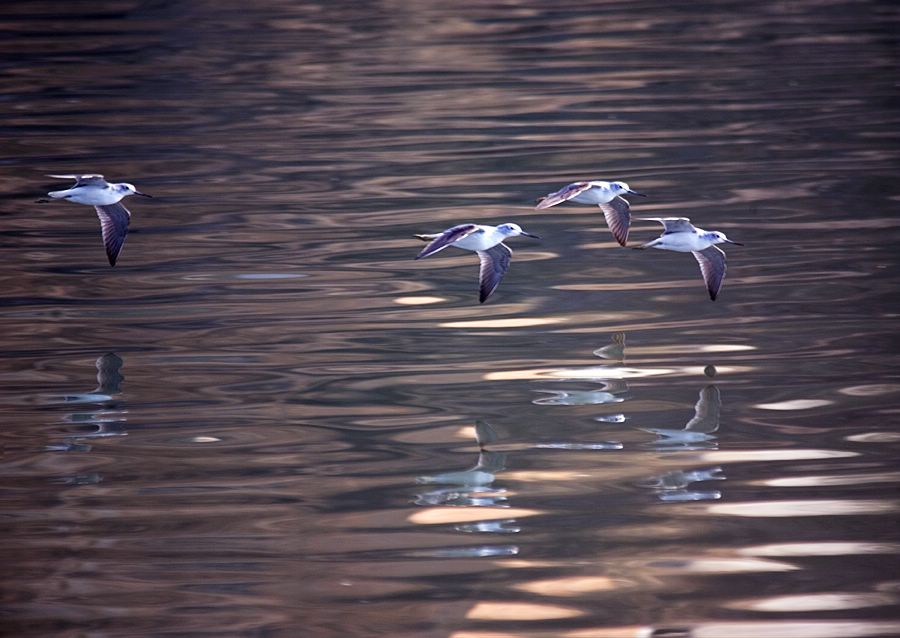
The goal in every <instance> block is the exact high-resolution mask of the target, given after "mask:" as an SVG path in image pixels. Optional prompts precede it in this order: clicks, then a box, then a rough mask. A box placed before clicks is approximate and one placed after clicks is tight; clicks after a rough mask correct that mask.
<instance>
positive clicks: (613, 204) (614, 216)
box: [599, 197, 631, 246]
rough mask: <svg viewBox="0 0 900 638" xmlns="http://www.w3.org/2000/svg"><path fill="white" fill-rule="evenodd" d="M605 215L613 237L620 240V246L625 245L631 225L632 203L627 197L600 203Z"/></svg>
mask: <svg viewBox="0 0 900 638" xmlns="http://www.w3.org/2000/svg"><path fill="white" fill-rule="evenodd" d="M599 206H600V210H602V211H603V216H604V217H606V223H607V225H609V230H610V231H611V232H612V234H613V237H615V238H616V241H617V242H619V245H620V246H624V245H625V244H626V242H627V241H628V229H629V227H630V226H631V205H630V204H629V203H628V201H627V200H626V199H623V198H622V197H616V198H615V199H613V200H612V201H610V202H607V203H605V204H599Z"/></svg>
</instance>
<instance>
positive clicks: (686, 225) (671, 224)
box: [639, 217, 694, 234]
mask: <svg viewBox="0 0 900 638" xmlns="http://www.w3.org/2000/svg"><path fill="white" fill-rule="evenodd" d="M639 219H641V220H642V221H646V222H659V223H660V224H662V225H663V228H665V230H664V231H663V234H665V233H683V232H685V231H691V230H693V229H694V226H693V225H692V224H691V220H690V219H688V218H687V217H640V218H639Z"/></svg>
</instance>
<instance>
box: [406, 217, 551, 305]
mask: <svg viewBox="0 0 900 638" xmlns="http://www.w3.org/2000/svg"><path fill="white" fill-rule="evenodd" d="M517 235H523V236H525V237H532V238H534V239H540V237H538V236H537V235H532V234H531V233H526V232H525V231H524V230H522V229H521V228H520V227H519V225H518V224H500V225H499V226H482V225H480V224H460V225H458V226H453V227H452V228H448V229H447V230H445V231H444V232H442V233H437V234H433V235H416V237H418V238H419V239H421V240H422V241H427V242H430V243H429V244H428V245H427V246H425V248H424V249H422V252H420V253H419V254H418V255H417V256H416V259H423V258H424V257H428V256H430V255H433V254H435V253H437V252H440V251H442V250H444V249H445V248H447V246H455V247H456V248H462V249H463V250H471V251H474V252H475V253H476V254H477V255H478V259H480V260H481V270H480V272H479V284H480V294H479V298H478V300H479V301H480V302H481V303H484V302H485V301H486V300H487V298H488V297H490V296H491V293H493V292H494V290H496V289H497V286H499V285H500V281H501V280H502V279H503V275H505V274H506V271H507V270H508V269H509V261H510V259H511V258H512V250H510V249H509V246H507V245H506V244H504V243H503V240H504V239H506V238H507V237H515V236H517Z"/></svg>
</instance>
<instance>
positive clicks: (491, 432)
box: [475, 419, 500, 449]
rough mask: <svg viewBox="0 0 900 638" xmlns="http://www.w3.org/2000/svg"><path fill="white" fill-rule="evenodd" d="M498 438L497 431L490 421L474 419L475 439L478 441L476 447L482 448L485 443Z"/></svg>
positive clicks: (492, 441)
mask: <svg viewBox="0 0 900 638" xmlns="http://www.w3.org/2000/svg"><path fill="white" fill-rule="evenodd" d="M498 438H500V437H498V436H497V431H496V430H495V429H494V428H493V427H492V426H491V424H490V423H487V422H486V421H482V420H481V419H478V420H476V421H475V441H476V442H477V443H478V447H480V448H481V449H484V446H485V445H487V444H488V443H494V442H495V441H497V439H498Z"/></svg>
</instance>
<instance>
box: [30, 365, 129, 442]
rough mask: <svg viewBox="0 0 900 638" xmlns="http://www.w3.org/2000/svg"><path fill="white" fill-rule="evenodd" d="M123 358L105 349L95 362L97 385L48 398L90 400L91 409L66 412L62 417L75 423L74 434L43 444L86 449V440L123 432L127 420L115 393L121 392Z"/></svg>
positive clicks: (69, 402) (123, 434) (70, 400)
mask: <svg viewBox="0 0 900 638" xmlns="http://www.w3.org/2000/svg"><path fill="white" fill-rule="evenodd" d="M123 363H124V361H123V359H122V358H121V357H120V356H119V355H117V354H116V353H114V352H109V353H107V354H104V355H103V356H101V357H99V358H98V359H97V361H96V362H95V365H96V367H97V387H96V388H94V389H93V390H90V391H88V392H82V393H78V394H66V395H62V396H60V397H55V398H51V402H53V403H63V404H85V405H90V404H94V405H97V406H98V409H95V410H85V411H81V410H79V411H76V412H70V413H69V414H67V415H66V416H65V417H64V420H65V421H66V422H68V423H73V424H77V425H78V428H79V430H83V431H81V432H78V433H77V434H73V435H70V436H67V437H66V438H65V439H64V440H63V441H62V442H59V443H53V444H50V445H48V446H47V447H46V449H47V450H48V451H54V452H89V451H90V450H91V446H90V445H89V444H88V443H86V442H85V441H86V440H90V439H98V438H105V437H112V436H125V435H126V434H127V433H126V432H125V430H124V427H123V424H124V423H125V421H126V420H127V416H126V415H127V413H128V412H127V410H123V409H121V408H120V407H119V406H118V403H117V401H116V396H117V395H119V394H121V392H122V389H121V386H122V381H123V380H124V379H125V377H123V376H122V374H121V372H120V370H121V369H122V365H123Z"/></svg>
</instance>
